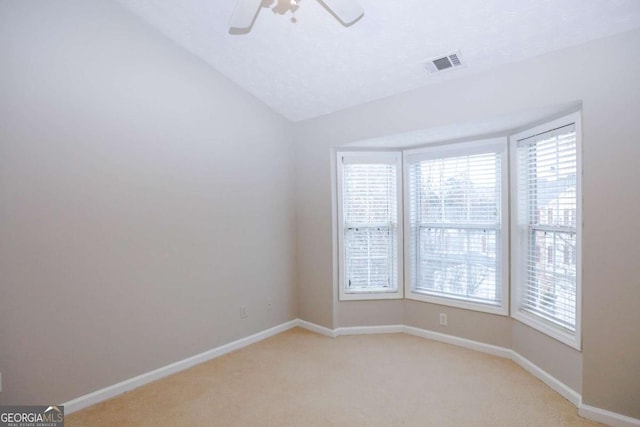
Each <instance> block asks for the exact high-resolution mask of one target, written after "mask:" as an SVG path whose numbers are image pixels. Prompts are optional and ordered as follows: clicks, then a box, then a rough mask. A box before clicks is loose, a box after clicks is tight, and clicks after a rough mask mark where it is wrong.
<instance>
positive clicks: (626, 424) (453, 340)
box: [299, 321, 640, 427]
mask: <svg viewBox="0 0 640 427" xmlns="http://www.w3.org/2000/svg"><path fill="white" fill-rule="evenodd" d="M301 322H302V321H301ZM304 323H305V325H301V324H300V325H299V326H301V327H303V328H305V329H309V330H312V331H313V330H314V328H321V329H323V330H324V331H325V332H324V333H323V335H326V336H339V335H358V334H388V333H405V334H409V335H414V336H418V337H422V338H426V339H431V340H434V341H439V342H443V343H446V344H452V345H455V346H458V347H464V348H468V349H471V350H475V351H479V352H481V353H487V354H492V355H494V356H498V357H503V358H505V359H511V360H513V361H514V362H515V363H517V364H518V365H519V366H521V367H522V368H523V369H524V370H526V371H527V372H529V373H530V374H531V375H533V376H534V377H536V378H538V379H539V380H540V381H542V382H544V383H545V384H546V385H547V386H549V387H550V388H551V389H552V390H554V391H556V392H557V393H559V394H560V395H561V396H562V397H564V398H565V399H567V400H568V401H569V402H571V403H573V404H574V405H575V406H576V407H577V408H578V414H579V415H580V416H581V417H584V418H587V419H590V420H593V421H597V422H601V423H605V424H607V425H610V426H613V427H640V419H636V418H631V417H627V416H625V415H621V414H617V413H615V412H610V411H607V410H604V409H600V408H595V407H593V406H588V405H584V404H583V403H582V395H581V394H580V393H578V392H577V391H575V390H573V389H572V388H571V387H569V386H568V385H566V384H564V383H563V382H562V381H560V380H559V379H557V378H555V377H554V376H553V375H551V374H549V373H548V372H546V371H545V370H543V369H542V368H540V367H539V366H537V365H535V364H534V363H533V362H531V361H530V360H529V359H527V358H525V357H524V356H522V355H520V354H519V353H516V352H515V351H513V350H511V349H508V348H504V347H500V346H496V345H492V344H486V343H482V342H478V341H473V340H469V339H466V338H460V337H456V336H453V335H447V334H443V333H440V332H435V331H429V330H427V329H421V328H416V327H413V326H406V325H380V326H348V327H340V328H336V329H334V330H333V331H331V329H328V328H324V327H321V326H317V325H314V324H313V323H309V322H304ZM327 331H328V332H327ZM332 332H333V334H332Z"/></svg>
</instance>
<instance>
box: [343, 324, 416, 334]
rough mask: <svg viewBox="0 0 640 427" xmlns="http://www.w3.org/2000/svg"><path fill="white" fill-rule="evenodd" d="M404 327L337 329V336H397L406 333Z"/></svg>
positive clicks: (351, 327) (385, 326)
mask: <svg viewBox="0 0 640 427" xmlns="http://www.w3.org/2000/svg"><path fill="white" fill-rule="evenodd" d="M403 329H404V326H403V325H383V326H349V327H345V328H336V329H335V330H334V331H335V334H336V336H340V335H369V334H397V333H400V332H404V330H403Z"/></svg>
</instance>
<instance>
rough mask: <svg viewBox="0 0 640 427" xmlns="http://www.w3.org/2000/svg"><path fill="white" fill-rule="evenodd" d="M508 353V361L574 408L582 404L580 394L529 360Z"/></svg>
mask: <svg viewBox="0 0 640 427" xmlns="http://www.w3.org/2000/svg"><path fill="white" fill-rule="evenodd" d="M509 351H510V353H511V356H510V359H511V360H513V361H514V362H516V363H517V364H518V365H520V366H521V367H522V368H523V369H524V370H525V371H527V372H529V373H530V374H531V375H533V376H534V377H536V378H538V379H539V380H540V381H542V382H543V383H545V384H546V385H548V386H549V387H550V388H551V389H552V390H555V391H556V392H558V393H559V394H560V395H561V396H562V397H564V398H565V399H567V400H568V401H569V402H571V403H573V404H574V405H575V406H576V407H578V406H580V403H581V402H582V395H581V394H580V393H578V392H577V391H575V390H573V389H572V388H570V387H569V386H568V385H566V384H565V383H563V382H562V381H560V380H559V379H557V378H556V377H554V376H553V375H551V374H549V373H548V372H547V371H545V370H543V369H541V368H540V367H539V366H538V365H535V364H533V363H532V362H531V361H530V360H529V359H526V358H525V357H523V356H521V355H520V354H519V353H516V352H515V351H513V350H509Z"/></svg>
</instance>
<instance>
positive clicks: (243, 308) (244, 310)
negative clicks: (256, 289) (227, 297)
mask: <svg viewBox="0 0 640 427" xmlns="http://www.w3.org/2000/svg"><path fill="white" fill-rule="evenodd" d="M247 317H249V315H248V314H247V306H246V305H241V306H240V318H241V319H246V318H247Z"/></svg>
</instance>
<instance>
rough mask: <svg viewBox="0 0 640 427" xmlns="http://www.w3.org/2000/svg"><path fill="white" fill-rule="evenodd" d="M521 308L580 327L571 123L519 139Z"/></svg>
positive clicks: (574, 154) (568, 327) (563, 324)
mask: <svg viewBox="0 0 640 427" xmlns="http://www.w3.org/2000/svg"><path fill="white" fill-rule="evenodd" d="M517 154H518V183H519V184H518V187H519V188H518V211H519V213H518V216H519V218H518V224H520V227H524V228H525V229H524V230H522V235H526V242H525V243H526V244H525V245H523V246H522V247H523V248H524V253H523V254H521V258H523V259H521V266H520V268H521V269H523V271H522V273H521V283H519V284H518V286H521V287H522V289H521V290H520V295H521V297H520V302H519V303H520V309H522V310H525V311H527V312H529V313H532V314H534V315H535V316H538V317H541V318H543V319H546V320H548V321H551V322H553V323H555V324H557V325H559V326H561V327H563V328H565V329H566V330H568V331H571V332H575V330H576V295H577V292H576V290H577V280H576V277H577V267H576V264H577V262H576V261H577V259H576V232H577V207H578V206H577V186H576V185H577V148H576V131H575V125H574V124H571V125H568V126H563V127H561V128H558V129H554V130H550V131H548V132H544V133H540V134H538V135H535V136H532V137H530V138H527V139H523V140H520V141H518V153H517Z"/></svg>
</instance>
